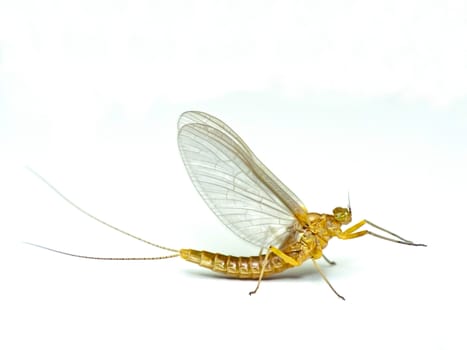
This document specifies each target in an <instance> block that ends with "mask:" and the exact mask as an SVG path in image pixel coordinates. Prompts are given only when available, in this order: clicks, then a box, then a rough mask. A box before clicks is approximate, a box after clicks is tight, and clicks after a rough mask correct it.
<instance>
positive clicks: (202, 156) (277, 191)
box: [178, 112, 306, 247]
mask: <svg viewBox="0 0 467 350" xmlns="http://www.w3.org/2000/svg"><path fill="white" fill-rule="evenodd" d="M178 128H179V132H178V144H179V148H180V153H181V155H182V159H183V162H184V164H185V167H186V169H187V171H188V174H189V175H190V178H191V180H192V182H193V184H194V186H195V187H196V189H197V190H198V192H199V193H200V195H201V197H202V198H203V199H204V200H205V202H206V203H207V205H208V206H209V208H211V210H212V211H213V212H214V213H215V214H216V216H217V217H218V218H219V219H220V220H221V221H222V222H223V223H224V224H225V225H226V226H227V227H228V228H230V229H231V230H232V231H233V232H234V233H235V234H237V235H238V236H240V237H241V238H243V239H245V240H247V241H249V242H251V243H253V244H255V245H257V246H260V247H267V246H269V245H280V244H281V243H282V242H283V241H284V240H285V238H286V237H287V235H288V233H289V231H288V230H289V228H290V227H291V225H292V224H293V223H294V221H296V220H297V219H298V220H299V221H302V220H306V219H304V218H306V209H305V207H304V205H303V204H302V203H301V201H300V200H299V199H298V197H297V196H295V194H294V193H293V192H292V191H290V190H289V189H288V188H287V187H286V186H285V185H284V184H283V183H282V182H281V181H280V180H279V179H277V177H276V176H275V175H274V174H273V173H272V172H271V171H270V170H269V169H267V168H266V166H265V165H264V164H263V163H262V162H261V161H260V160H259V159H258V158H257V157H256V156H255V155H254V154H253V152H252V151H251V150H250V148H249V147H248V146H247V145H246V144H245V142H244V141H243V140H242V139H241V138H240V137H239V136H238V135H237V134H236V133H235V132H234V131H233V130H232V129H230V128H229V127H228V126H227V125H226V124H225V123H223V122H222V121H220V120H219V119H217V118H215V117H213V116H210V115H208V114H206V113H202V112H186V113H184V114H182V116H181V117H180V119H179V123H178Z"/></svg>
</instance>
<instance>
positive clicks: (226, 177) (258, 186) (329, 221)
mask: <svg viewBox="0 0 467 350" xmlns="http://www.w3.org/2000/svg"><path fill="white" fill-rule="evenodd" d="M178 146H179V149H180V153H181V157H182V160H183V162H184V164H185V167H186V170H187V172H188V174H189V176H190V178H191V181H192V182H193V184H194V186H195V188H196V189H197V190H198V192H199V194H200V195H201V197H202V198H203V200H204V201H205V202H206V204H207V205H208V207H209V208H210V209H211V210H212V211H213V212H214V214H215V215H216V216H217V217H218V218H219V219H220V220H221V221H222V222H223V223H224V224H225V225H226V226H227V227H228V228H229V229H230V230H231V231H232V232H233V233H235V234H236V235H237V236H239V237H240V238H242V239H244V240H245V241H248V242H250V243H252V244H254V245H256V246H257V247H258V248H260V251H259V254H258V255H256V256H248V257H239V256H229V255H224V254H219V253H212V252H207V251H199V250H194V249H180V250H177V249H172V248H168V247H164V246H161V245H158V244H154V243H152V242H149V241H146V240H144V239H142V238H140V237H137V236H135V235H133V234H130V233H128V232H126V231H123V230H121V229H119V228H117V227H114V226H112V225H110V224H108V223H106V222H104V221H102V220H100V219H99V218H97V217H95V216H93V215H91V214H90V213H88V212H86V211H85V210H83V209H81V208H80V207H79V206H77V205H76V204H74V203H73V202H72V201H70V200H69V199H68V198H67V197H65V196H64V195H63V194H62V193H60V192H59V191H58V190H57V189H56V188H55V187H53V186H52V185H51V184H50V183H48V182H47V181H46V180H45V179H44V178H42V177H41V176H40V175H39V174H37V173H35V172H34V171H33V170H31V169H30V170H31V171H32V172H33V173H34V174H35V175H36V176H38V177H39V178H40V179H41V180H42V181H44V182H45V183H46V184H47V185H48V186H49V187H50V188H52V190H54V191H55V192H57V194H58V195H60V196H61V197H62V198H63V199H64V200H66V201H67V202H68V203H70V204H71V205H72V206H74V207H75V208H77V209H78V210H80V211H81V212H82V213H84V214H86V215H87V216H89V217H91V218H92V219H94V220H97V221H98V222H100V223H102V224H104V225H106V226H108V227H110V228H112V229H115V230H117V231H119V232H121V233H123V234H125V235H128V236H130V237H132V238H135V239H137V240H140V241H142V242H144V243H147V244H150V245H153V246H155V247H157V248H160V249H163V250H167V251H170V252H172V253H173V254H171V255H167V256H158V257H146V258H144V257H143V258H104V257H92V256H84V255H77V254H71V253H66V252H63V251H60V250H56V249H51V248H47V247H43V246H40V245H37V244H32V243H28V244H32V245H34V246H37V247H40V248H44V249H47V250H51V251H53V252H57V253H61V254H65V255H70V256H75V257H81V258H87V259H100V260H158V259H168V258H174V257H181V258H183V259H185V260H187V261H189V262H192V263H195V264H198V265H200V266H202V267H205V268H208V269H211V270H213V271H215V272H219V273H223V274H226V275H228V276H231V277H234V278H240V279H252V280H256V281H257V283H256V288H255V289H254V290H253V291H251V292H250V295H252V294H254V293H256V292H257V291H258V288H259V287H260V285H261V281H262V280H263V278H265V277H267V276H270V275H273V274H277V273H279V272H282V271H284V270H287V269H290V268H293V267H296V266H299V265H301V264H303V263H304V262H305V261H306V260H308V259H310V260H311V261H312V263H313V264H314V266H315V268H316V270H317V271H318V273H319V274H320V275H321V277H322V278H323V279H324V281H325V282H326V283H327V285H328V286H329V287H330V288H331V289H332V291H333V292H334V293H335V294H336V295H337V296H338V297H339V298H341V299H344V297H343V296H341V295H340V294H339V293H338V292H337V291H336V290H335V289H334V287H333V286H332V285H331V283H330V282H329V280H328V279H327V278H326V276H325V275H324V273H323V271H322V270H321V268H320V266H319V265H318V263H317V260H319V259H321V258H323V259H324V260H325V261H327V262H328V263H329V264H334V262H332V261H330V260H329V259H327V258H326V256H325V255H324V254H323V250H324V249H325V248H326V246H327V245H328V242H329V240H330V239H331V238H333V237H337V238H339V239H344V240H347V239H354V238H357V237H362V236H364V235H371V236H374V237H377V238H380V239H385V240H388V241H391V242H395V243H400V244H405V245H411V246H426V245H425V244H420V243H414V242H412V241H409V240H407V239H405V238H402V237H400V236H398V235H396V234H395V233H393V232H390V231H388V230H386V229H384V228H382V227H380V226H378V225H375V224H373V223H372V222H370V221H368V220H361V221H360V222H358V223H356V224H354V225H353V226H350V227H348V228H346V229H344V228H343V226H345V225H348V224H350V222H351V220H352V211H351V208H350V204H349V205H348V207H345V208H344V207H337V208H335V209H334V210H333V213H332V214H320V213H314V212H308V210H307V209H306V207H305V205H304V204H303V203H302V201H301V200H300V199H299V198H298V197H297V196H296V195H295V194H294V193H293V192H292V191H291V190H290V189H289V188H288V187H287V186H285V185H284V184H283V183H282V182H281V181H280V180H279V179H278V178H277V177H276V176H275V175H274V174H273V173H272V172H271V171H270V170H269V169H268V168H267V167H266V166H265V165H264V164H263V163H262V162H261V161H260V160H259V159H258V158H257V157H256V156H255V154H254V153H253V152H252V151H251V149H250V148H249V147H248V146H247V145H246V143H245V142H244V141H243V140H242V139H241V138H240V136H238V135H237V134H236V133H235V132H234V131H233V130H232V129H231V128H230V127H229V126H227V125H226V124H225V123H224V122H222V121H221V120H219V119H218V118H216V117H213V116H211V115H209V114H207V113H203V112H193V111H190V112H185V113H183V114H182V115H181V116H180V119H179V121H178ZM365 225H366V226H367V227H373V228H375V229H377V230H379V231H381V232H382V233H385V234H386V235H384V234H379V233H375V232H372V231H369V230H368V229H363V226H365ZM344 300H345V299H344Z"/></svg>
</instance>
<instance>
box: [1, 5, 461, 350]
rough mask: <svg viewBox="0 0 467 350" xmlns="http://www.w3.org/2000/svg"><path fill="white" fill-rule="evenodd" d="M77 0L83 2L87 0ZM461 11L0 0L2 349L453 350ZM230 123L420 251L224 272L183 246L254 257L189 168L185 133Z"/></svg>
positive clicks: (325, 197) (303, 180)
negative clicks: (282, 269) (194, 125)
mask: <svg viewBox="0 0 467 350" xmlns="http://www.w3.org/2000/svg"><path fill="white" fill-rule="evenodd" d="M78 3H79V5H78ZM466 33H467V8H466V2H465V1H394V0H392V1H284V2H281V1H275V2H273V1H245V2H242V1H232V2H227V1H171V2H170V5H169V2H158V1H131V2H125V1H80V2H73V3H72V2H60V1H41V2H34V1H3V2H2V3H1V5H0V157H1V158H0V161H1V163H0V167H1V168H0V172H1V173H0V213H1V217H0V235H1V236H0V239H1V241H0V246H1V248H0V249H1V250H0V254H1V255H0V256H1V258H0V259H1V261H0V273H1V287H0V294H1V295H0V296H1V299H0V307H1V308H0V322H1V324H0V329H1V336H0V348H2V349H31V348H38V349H45V348H47V349H83V348H86V349H105V348H118V349H162V348H163V349H175V348H177V349H180V348H182V347H183V346H185V347H187V346H193V347H195V348H200V347H201V346H203V347H204V348H207V349H210V348H226V349H234V348H235V349H247V348H249V349H258V348H265V347H268V346H273V348H277V349H279V348H290V349H293V348H299V347H303V348H316V349H318V348H326V349H338V348H339V349H342V348H343V347H345V348H347V349H352V348H357V347H358V348H360V349H396V348H400V349H412V348H418V349H448V348H449V349H456V348H457V349H461V348H465V347H466V342H465V334H463V333H465V322H466V320H465V315H466V312H467V308H466V301H465V299H466V292H467V288H466V287H465V269H464V267H465V265H466V264H465V259H464V256H465V243H466V238H465V237H466V235H467V232H466V228H465V218H466V205H465V202H466V198H467V191H466V184H465V179H466V176H467V170H466V160H467V141H466V131H467V115H466V112H467V64H466V62H467V41H466V40H465V35H466ZM192 109H195V110H203V111H206V112H209V113H211V114H213V115H216V116H219V117H220V118H222V119H223V120H224V121H225V122H226V123H227V124H229V125H230V126H231V127H233V128H234V130H236V131H237V132H238V133H239V134H240V135H241V136H242V137H243V138H244V140H245V141H246V142H247V143H248V144H249V145H250V147H251V148H252V149H253V150H254V151H255V152H256V154H257V155H258V156H259V157H260V158H261V159H262V160H263V161H264V163H266V164H267V165H268V166H269V167H270V168H271V169H272V170H273V171H274V172H275V173H276V174H277V175H278V176H279V177H280V178H281V179H282V180H283V181H284V182H285V183H286V184H287V185H288V186H289V187H290V188H291V189H292V190H293V191H295V192H296V194H297V195H298V196H299V197H300V198H301V199H302V200H303V201H304V202H305V203H306V204H307V206H308V209H309V210H310V211H318V212H330V211H331V210H332V208H334V207H335V206H339V205H341V206H345V205H346V204H347V193H348V192H350V195H351V201H352V209H353V212H354V219H355V220H360V219H362V218H368V219H370V220H372V221H374V222H375V223H377V224H379V225H381V226H383V227H386V228H388V229H391V230H393V231H395V232H397V233H398V234H400V235H402V236H404V237H406V238H409V239H412V240H414V241H417V242H423V243H426V244H428V247H427V248H418V247H407V246H401V245H397V244H393V243H390V242H386V241H381V240H377V239H375V238H371V237H364V238H360V239H358V240H355V241H348V242H344V241H337V240H336V241H331V243H330V246H329V247H328V249H327V250H326V254H327V255H328V256H329V257H330V258H332V259H334V260H336V261H337V263H338V265H337V266H334V267H328V266H326V264H325V263H323V264H322V266H323V270H324V271H325V273H326V274H327V276H328V278H329V279H330V280H331V281H332V283H333V284H334V286H335V288H336V289H337V290H338V291H339V292H340V293H341V294H343V295H344V296H345V297H346V298H347V301H345V302H343V301H341V300H339V299H338V298H337V297H335V295H334V294H333V293H332V292H331V291H330V290H329V288H328V287H327V286H326V284H325V283H324V281H322V280H321V278H320V277H319V275H317V273H316V271H314V270H313V268H312V266H311V264H310V263H307V264H305V265H304V266H303V267H301V268H299V269H297V270H295V271H294V270H291V271H289V272H288V273H285V274H284V275H282V277H280V278H279V277H278V278H275V279H272V280H270V281H266V282H265V283H264V284H263V285H262V287H261V289H260V290H259V292H258V294H257V295H255V296H252V297H250V296H248V291H250V290H251V289H253V288H254V285H255V283H254V282H252V281H237V280H228V279H223V278H216V277H217V276H215V275H213V274H211V273H209V272H208V271H204V270H202V269H201V268H198V267H197V266H195V265H189V264H187V263H185V262H184V261H182V260H181V259H172V260H167V261H152V262H112V261H110V262H109V261H94V260H83V259H76V258H71V257H67V256H62V255H58V254H54V253H51V252H48V251H44V250H41V249H37V248H33V247H31V246H27V245H24V244H22V243H21V242H22V241H29V242H34V243H38V244H42V245H45V246H49V247H53V248H56V249H61V250H64V251H68V252H73V253H79V254H86V255H96V256H103V257H105V256H113V257H119V256H155V255H156V256H157V255H160V254H164V252H160V251H158V250H155V249H154V248H152V247H150V246H146V245H144V244H142V243H139V242H137V241H133V240H131V239H129V238H127V237H125V236H122V235H121V234H119V233H117V232H114V231H112V230H110V229H108V228H106V227H104V226H102V225H100V224H99V223H97V222H94V221H92V220H90V219H89V218H87V217H86V216H84V215H82V214H81V213H79V212H78V211H77V210H75V209H73V208H72V207H70V206H69V205H68V204H67V203H66V202H64V201H63V200H62V199H60V198H59V197H58V196H57V195H56V194H55V193H53V192H52V191H51V190H50V189H49V188H48V187H47V186H45V185H44V184H43V183H41V182H40V181H38V179H37V178H35V177H34V176H33V175H32V174H31V173H29V172H27V170H25V168H24V166H25V165H29V166H31V167H32V168H34V169H35V170H36V171H38V172H39V173H41V174H42V175H43V176H44V177H46V178H47V179H48V180H49V181H50V182H51V183H53V184H54V185H55V186H56V187H58V188H59V189H60V190H61V191H62V192H63V193H64V194H66V195H67V196H69V197H70V198H71V199H72V200H73V201H74V202H76V203H77V204H79V205H80V206H82V207H83V208H85V209H86V210H88V211H90V212H91V213H93V214H95V215H96V216H98V217H99V218H101V219H103V220H106V221H108V222H109V223H112V224H113V225H116V226H118V227H120V228H122V229H125V230H127V231H130V232H132V233H134V234H136V235H140V236H142V237H144V238H146V239H148V240H151V241H154V242H156V243H160V244H163V245H167V246H170V247H174V248H182V247H186V248H199V249H209V250H213V251H220V252H224V253H232V254H254V253H255V252H256V248H252V247H250V246H248V245H247V244H246V243H243V242H242V241H241V240H240V239H238V238H237V237H236V236H235V235H233V234H231V233H230V232H229V231H228V230H227V229H226V228H224V227H223V226H222V224H220V223H219V222H218V220H217V219H216V218H215V217H214V216H213V215H212V214H211V213H210V211H209V209H207V207H206V206H205V205H204V203H203V202H202V200H201V199H200V198H199V196H198V194H197V193H196V191H195V190H194V189H193V187H192V186H191V183H190V180H189V179H188V176H187V175H186V172H185V170H184V169H183V165H182V162H181V160H180V158H179V155H178V149H177V143H176V122H177V118H178V115H180V113H182V112H183V111H185V110H192Z"/></svg>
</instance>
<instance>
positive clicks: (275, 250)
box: [250, 246, 300, 295]
mask: <svg viewBox="0 0 467 350" xmlns="http://www.w3.org/2000/svg"><path fill="white" fill-rule="evenodd" d="M271 253H274V254H275V255H277V256H278V257H279V258H281V259H282V260H283V261H284V262H286V263H287V264H289V265H292V266H298V265H300V264H299V263H298V261H297V260H295V259H293V258H291V257H290V256H288V255H287V254H285V253H284V252H283V251H282V250H280V249H278V248H276V247H272V246H271V247H269V249H268V252H267V253H266V256H265V257H264V260H263V263H262V267H261V272H260V274H259V278H258V284H257V285H256V288H255V290H253V291H251V292H250V295H252V294H255V293H256V292H257V291H258V288H259V285H260V284H261V281H262V280H263V276H264V271H265V269H266V265H267V263H268V259H269V256H270V255H271ZM260 255H261V254H260Z"/></svg>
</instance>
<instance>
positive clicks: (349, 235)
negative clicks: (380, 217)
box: [337, 220, 426, 247]
mask: <svg viewBox="0 0 467 350" xmlns="http://www.w3.org/2000/svg"><path fill="white" fill-rule="evenodd" d="M365 224H367V225H370V226H373V227H374V228H377V229H378V230H381V231H383V232H386V233H388V234H390V235H391V236H393V237H396V238H397V239H393V238H389V237H385V236H382V235H379V234H377V233H374V232H371V231H368V230H362V231H357V230H358V229H359V228H360V227H362V226H363V225H365ZM355 231H356V232H355ZM366 234H368V235H371V236H374V237H377V238H381V239H385V240H387V241H391V242H395V243H399V244H406V245H413V246H422V247H426V245H425V244H422V243H414V242H412V241H409V240H408V239H405V238H402V237H401V236H399V235H396V234H395V233H393V232H391V231H389V230H386V229H385V228H382V227H381V226H378V225H375V224H373V223H372V222H370V221H368V220H362V221H360V222H358V223H356V224H355V225H353V226H351V227H349V228H348V229H347V230H345V231H344V232H341V233H339V234H337V237H339V238H340V239H353V238H357V237H361V236H364V235H366Z"/></svg>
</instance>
